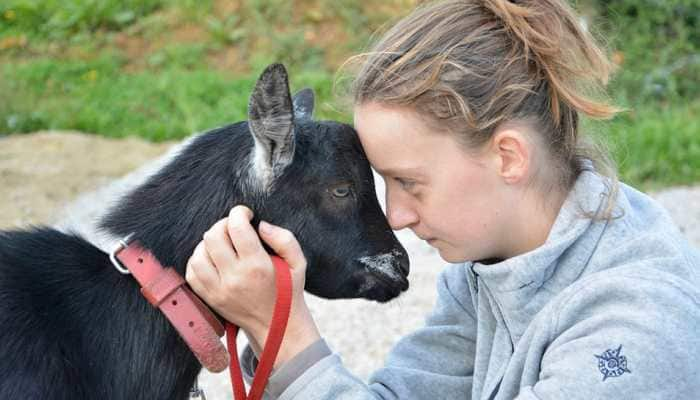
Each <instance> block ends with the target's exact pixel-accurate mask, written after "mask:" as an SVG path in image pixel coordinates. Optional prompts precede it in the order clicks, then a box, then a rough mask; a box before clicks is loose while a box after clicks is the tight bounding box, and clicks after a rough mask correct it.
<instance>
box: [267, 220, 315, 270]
mask: <svg viewBox="0 0 700 400" xmlns="http://www.w3.org/2000/svg"><path fill="white" fill-rule="evenodd" d="M258 230H259V232H260V237H261V238H262V240H263V241H265V243H267V245H268V246H270V247H271V248H272V250H274V251H275V253H277V254H278V255H279V256H280V257H282V258H283V259H284V260H285V261H286V262H287V263H288V264H289V265H290V266H291V267H292V269H294V270H295V271H298V270H301V271H305V270H306V257H304V253H303V252H302V251H301V246H300V245H299V242H298V241H297V239H296V237H294V234H293V233H292V232H290V231H288V230H287V229H284V228H281V227H279V226H276V225H272V224H270V223H268V222H265V221H260V225H259V227H258Z"/></svg>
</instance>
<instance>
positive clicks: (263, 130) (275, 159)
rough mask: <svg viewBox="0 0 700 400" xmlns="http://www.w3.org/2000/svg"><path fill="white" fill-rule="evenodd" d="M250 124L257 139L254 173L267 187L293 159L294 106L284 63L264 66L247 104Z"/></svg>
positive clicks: (251, 131) (251, 130)
mask: <svg viewBox="0 0 700 400" xmlns="http://www.w3.org/2000/svg"><path fill="white" fill-rule="evenodd" d="M248 127H249V129H250V133H251V134H252V135H253V138H254V139H255V148H254V150H253V151H254V154H253V170H254V174H255V176H256V178H257V179H259V181H260V183H262V184H263V186H264V187H265V188H267V187H269V186H270V185H271V184H272V182H273V181H274V179H275V178H277V177H279V176H280V175H281V173H282V171H284V169H285V168H286V167H287V166H288V165H289V164H291V163H292V160H293V158H294V109H293V107H292V99H291V96H290V95H289V82H288V79H287V71H286V69H285V68H284V66H283V65H282V64H272V65H270V66H268V67H267V68H265V71H263V73H262V74H261V75H260V78H259V79H258V82H257V83H256V84H255V88H254V89H253V93H252V94H251V95H250V101H249V103H248Z"/></svg>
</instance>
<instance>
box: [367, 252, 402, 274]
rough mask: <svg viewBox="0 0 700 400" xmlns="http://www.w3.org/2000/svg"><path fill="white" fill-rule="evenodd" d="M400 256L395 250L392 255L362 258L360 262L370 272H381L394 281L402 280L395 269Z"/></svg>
mask: <svg viewBox="0 0 700 400" xmlns="http://www.w3.org/2000/svg"><path fill="white" fill-rule="evenodd" d="M400 254H401V253H400V252H399V251H398V250H393V251H392V252H391V253H384V254H378V255H375V256H367V257H361V258H359V259H358V261H359V262H361V263H362V264H364V265H365V267H367V269H369V270H370V271H375V272H379V273H380V274H382V275H384V276H386V277H388V278H391V279H392V280H399V279H401V275H400V274H399V272H398V271H397V270H396V268H395V267H394V261H395V259H396V257H397V256H399V255H400Z"/></svg>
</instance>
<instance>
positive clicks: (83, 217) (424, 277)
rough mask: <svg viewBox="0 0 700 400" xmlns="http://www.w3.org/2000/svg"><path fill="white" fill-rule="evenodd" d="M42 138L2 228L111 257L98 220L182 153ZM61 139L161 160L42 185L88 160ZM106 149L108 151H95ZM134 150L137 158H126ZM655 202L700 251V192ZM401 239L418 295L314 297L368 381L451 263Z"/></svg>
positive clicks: (14, 185)
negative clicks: (71, 190)
mask: <svg viewBox="0 0 700 400" xmlns="http://www.w3.org/2000/svg"><path fill="white" fill-rule="evenodd" d="M41 135H45V134H43V133H42V134H40V135H37V136H34V137H32V138H33V139H41V140H36V141H33V142H32V143H33V145H32V147H29V148H25V151H24V154H22V152H9V151H8V150H7V149H9V148H11V146H10V144H13V141H15V140H26V137H27V136H23V137H21V138H20V137H17V138H15V137H10V138H4V139H0V185H1V186H2V187H3V194H2V197H1V198H2V200H3V201H2V203H1V204H0V207H2V209H1V210H2V212H1V213H0V216H2V218H3V219H2V220H0V228H7V227H9V226H17V225H23V224H26V223H29V222H32V223H36V222H45V223H54V224H55V225H56V226H58V227H60V228H62V229H68V228H71V229H76V230H78V231H80V232H82V233H83V234H85V235H86V236H87V237H90V238H92V240H93V241H94V242H95V243H96V244H97V245H98V246H100V247H101V248H103V249H109V248H111V246H112V243H113V242H112V240H113V239H112V238H105V237H99V236H96V235H95V234H94V231H93V227H94V222H95V220H96V218H97V217H98V216H99V215H101V213H102V212H104V210H105V209H106V208H107V207H108V206H109V204H111V202H112V201H113V200H114V199H115V198H116V197H118V196H119V195H120V194H122V193H124V192H125V191H127V190H129V189H131V188H133V187H134V186H135V185H136V184H137V183H139V182H141V181H143V179H145V177H147V176H148V175H149V174H150V173H152V172H153V171H154V170H156V169H157V168H158V167H159V166H161V165H162V164H163V163H164V162H165V161H166V160H167V159H168V158H169V157H171V156H172V154H174V152H176V151H177V149H178V145H175V146H174V147H172V148H171V149H170V151H169V152H165V151H166V149H167V148H168V145H157V146H155V145H152V144H146V143H141V144H136V145H135V144H134V142H133V139H131V140H132V142H128V143H129V144H125V143H127V142H125V141H108V142H100V140H101V139H94V137H92V136H91V137H89V138H90V139H86V138H85V137H84V136H81V135H78V138H77V139H76V138H75V137H71V136H70V135H75V134H70V135H68V136H66V137H63V136H62V135H57V136H51V137H49V138H47V137H45V136H41ZM30 137H31V136H30ZM61 137H63V141H71V140H78V141H83V140H93V142H92V143H93V145H92V146H87V147H85V148H84V151H85V152H86V151H87V150H88V149H90V150H91V151H95V148H96V147H101V146H106V147H109V148H110V149H111V151H112V152H114V155H109V156H105V157H106V158H102V159H101V161H97V160H94V161H92V162H89V163H87V164H85V165H82V164H81V165H82V166H81V168H85V169H91V168H99V167H100V165H102V164H104V163H109V162H114V161H115V160H121V159H123V158H129V159H131V158H132V157H131V156H130V155H129V154H134V152H139V151H140V152H141V153H139V157H141V158H140V159H139V160H141V161H142V162H143V159H144V158H147V156H144V154H147V155H148V154H155V155H157V156H158V157H157V158H156V159H154V160H151V161H149V162H148V163H145V165H143V166H142V167H140V168H138V169H136V170H135V171H133V172H131V173H128V174H126V175H124V176H123V177H121V178H118V179H117V178H116V177H114V173H112V174H111V175H110V174H107V175H106V177H105V175H99V174H97V175H99V176H97V177H92V178H90V179H88V178H86V177H85V176H84V175H85V174H84V172H85V171H83V170H81V171H80V172H81V173H80V174H79V173H78V171H77V169H73V170H71V169H70V168H68V169H64V172H63V173H61V174H59V175H60V176H58V175H56V174H55V171H54V172H52V173H53V174H54V178H53V180H51V179H36V178H40V177H42V176H43V175H44V174H45V172H46V171H52V170H54V169H55V168H56V167H55V165H56V164H55V163H56V161H55V160H63V161H65V160H70V159H82V158H83V157H84V154H83V152H81V151H76V149H74V148H73V147H72V146H65V145H64V146H58V145H52V146H53V148H52V149H51V148H50V149H49V153H50V154H51V155H52V157H48V156H45V157H42V156H41V151H43V150H44V149H43V146H42V143H44V142H46V141H49V142H51V141H59V142H60V141H61ZM98 142H99V143H100V145H101V146H98V145H97V144H95V143H98ZM127 147H128V148H129V150H126V148H127ZM164 152H165V153H164ZM154 157H155V156H154ZM98 160H99V158H98ZM10 161H11V162H10ZM17 170H26V171H30V172H26V173H24V174H23V175H21V176H20V175H18V174H17ZM119 171H121V170H119ZM124 173H126V172H124ZM8 177H9V178H8ZM20 177H23V179H20ZM71 180H77V181H81V182H85V181H88V182H90V183H89V184H88V186H89V187H90V186H92V187H95V188H96V189H92V188H91V189H86V190H85V191H84V193H82V194H81V195H79V196H77V197H76V196H74V195H72V194H65V193H62V192H61V193H62V194H61V195H57V194H55V193H57V192H59V191H56V190H54V191H53V192H51V193H53V194H52V195H50V196H48V197H49V200H50V201H48V200H47V201H44V200H42V202H40V203H39V204H37V205H36V206H34V205H33V204H34V203H33V199H34V198H35V197H36V196H39V197H41V196H40V194H41V193H42V190H43V189H44V187H45V186H48V187H52V186H59V187H63V186H66V185H77V183H70V182H68V183H66V182H65V181H71ZM19 181H21V182H19ZM105 181H109V182H108V183H106V182H105ZM18 182H19V183H18ZM29 182H32V183H31V184H30V183H29ZM37 182H38V183H37ZM377 182H381V180H377ZM83 185H85V183H83ZM100 185H101V186H100ZM71 187H72V186H71ZM79 187H84V186H79ZM26 188H30V189H31V190H32V191H33V192H32V193H34V195H33V196H29V195H26V194H22V193H24V191H26V190H29V189H26ZM377 189H378V194H379V196H380V199H383V187H381V186H380V187H378V188H377ZM45 197H46V196H45ZM653 197H655V198H656V199H657V200H659V201H660V202H661V203H662V204H663V205H664V206H665V207H666V208H667V209H668V210H669V212H670V213H671V215H672V217H673V218H674V219H675V221H676V222H677V223H678V224H679V226H680V228H681V229H682V230H683V231H684V232H685V234H686V236H687V237H688V238H689V239H690V240H691V242H693V243H694V244H695V245H696V246H700V186H698V187H682V188H672V189H668V190H664V191H661V192H658V193H654V194H653ZM51 201H53V203H52V202H51ZM35 208H36V209H41V210H42V213H41V215H40V216H36V215H34V216H33V217H32V218H25V217H22V215H24V214H22V213H25V214H26V212H27V210H29V211H30V212H29V214H32V215H33V214H36V212H34V211H32V210H33V209H35ZM44 208H45V209H44ZM23 210H24V211H23ZM27 221H28V222H27ZM398 236H399V240H401V242H402V243H403V244H404V246H405V247H406V249H407V250H408V252H409V256H410V258H411V276H410V279H409V280H410V284H411V289H410V290H409V291H408V292H407V293H405V294H404V295H403V296H401V298H399V299H397V300H395V301H393V302H391V303H389V304H385V305H379V304H376V303H370V302H367V301H362V300H336V301H326V300H321V299H318V298H315V297H313V296H307V300H308V302H309V304H310V307H311V308H312V311H313V313H314V316H315V318H316V321H317V323H318V325H319V327H320V329H321V331H322V334H323V335H324V336H325V337H326V338H327V340H328V341H329V343H330V344H331V346H332V347H333V349H334V350H335V351H337V352H339V353H340V354H341V355H342V357H343V359H344V362H345V365H346V366H347V367H348V368H349V369H350V370H351V371H353V372H354V373H356V374H357V375H358V376H360V377H362V378H363V379H366V378H367V377H368V376H369V374H370V373H371V372H372V371H373V370H375V369H377V368H378V367H380V366H381V364H382V360H383V358H384V357H385V355H386V354H387V352H388V350H389V349H390V348H391V346H392V344H393V343H394V342H396V340H397V339H398V338H399V337H401V336H403V335H405V334H407V333H408V332H411V331H412V330H414V329H416V328H418V327H420V326H421V324H422V322H423V318H424V316H425V315H426V314H427V313H428V311H429V310H430V309H431V307H432V304H433V301H434V295H435V293H434V292H435V290H434V285H435V279H436V276H437V274H438V273H439V271H440V270H441V269H442V267H443V266H444V262H443V261H441V260H440V258H439V257H438V255H437V254H436V252H435V251H434V250H432V249H431V248H430V247H428V246H427V245H425V244H424V243H422V242H421V241H420V240H419V239H417V238H416V237H415V236H413V235H412V234H410V233H409V232H399V233H398ZM241 336H243V335H241ZM200 384H201V385H202V386H203V387H204V389H205V390H206V393H207V398H208V399H210V400H218V399H222V400H223V399H231V391H230V383H229V381H228V372H227V371H226V372H223V373H221V374H217V375H213V374H209V373H207V372H203V373H202V376H201V381H200Z"/></svg>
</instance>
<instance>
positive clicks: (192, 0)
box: [0, 0, 700, 188]
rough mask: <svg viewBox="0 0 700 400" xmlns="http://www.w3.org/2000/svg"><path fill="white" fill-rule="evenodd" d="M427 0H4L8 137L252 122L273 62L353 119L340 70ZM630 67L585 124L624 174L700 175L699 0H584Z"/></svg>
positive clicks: (153, 135) (322, 103) (157, 134)
mask: <svg viewBox="0 0 700 400" xmlns="http://www.w3.org/2000/svg"><path fill="white" fill-rule="evenodd" d="M417 3H418V0H384V1H359V0H298V1H294V2H290V1H286V0H266V1H263V0H249V1H239V0H227V1H224V0H201V1H200V0H120V1H117V0H64V1H58V0H3V2H2V3H0V73H1V74H2V75H1V79H0V135H1V134H9V133H22V132H31V131H35V130H39V129H77V130H81V131H85V132H91V133H96V134H101V135H106V136H117V137H118V136H127V135H138V136H141V137H144V138H147V139H149V140H156V141H157V140H166V139H176V138H182V137H185V136H187V135H189V134H191V133H192V132H196V131H202V130H206V129H209V128H212V127H215V126H220V125H223V124H226V123H230V122H233V121H238V120H241V119H245V118H246V105H247V101H248V95H249V93H250V90H251V88H252V85H253V83H254V81H255V79H256V77H257V75H258V74H259V72H260V71H261V70H262V68H264V66H265V65H267V64H269V63H271V62H275V61H280V62H283V63H285V65H287V67H288V68H289V69H290V78H291V85H292V88H293V89H294V90H297V89H300V88H302V87H306V86H310V87H312V88H314V90H315V91H316V93H317V97H318V106H317V113H316V115H317V117H319V118H329V119H340V120H344V121H349V120H350V116H349V114H348V113H347V110H346V109H345V108H344V107H343V106H342V102H341V101H340V99H339V98H338V97H337V96H335V95H334V93H333V90H332V89H333V83H334V77H335V75H334V74H335V72H336V71H337V69H338V67H339V66H340V65H341V64H342V63H343V62H344V61H345V60H346V59H347V57H349V56H351V55H353V54H356V53H359V52H361V51H362V50H364V49H366V48H367V46H368V43H369V42H370V41H371V38H372V36H371V35H372V34H373V33H374V32H375V31H377V30H378V29H380V28H382V27H384V26H386V25H387V24H390V23H391V22H392V21H395V20H396V19H398V18H400V17H401V16H403V15H405V14H406V13H408V12H409V11H410V10H411V8H412V7H413V6H415V5H416V4H417ZM575 6H576V8H577V9H578V10H579V12H580V13H581V14H582V16H583V18H584V20H585V21H586V24H587V25H588V26H589V27H590V28H591V29H592V30H594V32H596V33H598V36H600V37H602V38H605V39H606V40H607V41H608V42H609V43H608V47H609V48H610V51H611V56H612V58H613V60H614V61H615V62H616V63H617V64H618V65H619V66H620V68H619V72H618V74H617V75H616V78H615V80H614V81H613V82H612V83H611V93H612V95H613V97H614V99H615V101H616V102H617V103H618V104H620V105H622V106H624V107H627V108H628V109H630V110H631V111H629V112H627V113H624V114H622V115H621V116H619V117H617V118H616V119H614V120H612V121H609V122H592V121H586V124H585V126H586V127H587V129H589V130H591V131H595V132H600V134H601V136H602V137H603V138H605V139H607V141H608V142H609V143H610V145H611V147H612V149H613V154H614V156H615V159H616V160H617V161H618V163H619V168H620V172H621V175H622V178H623V180H625V181H627V182H630V183H632V184H634V185H638V186H641V187H643V188H652V187H658V186H665V185H671V184H684V183H693V182H700V125H699V123H698V120H699V118H698V115H699V114H700V96H699V95H698V93H699V90H700V25H699V24H700V0H666V1H661V0H579V1H578V2H576V4H575Z"/></svg>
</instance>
